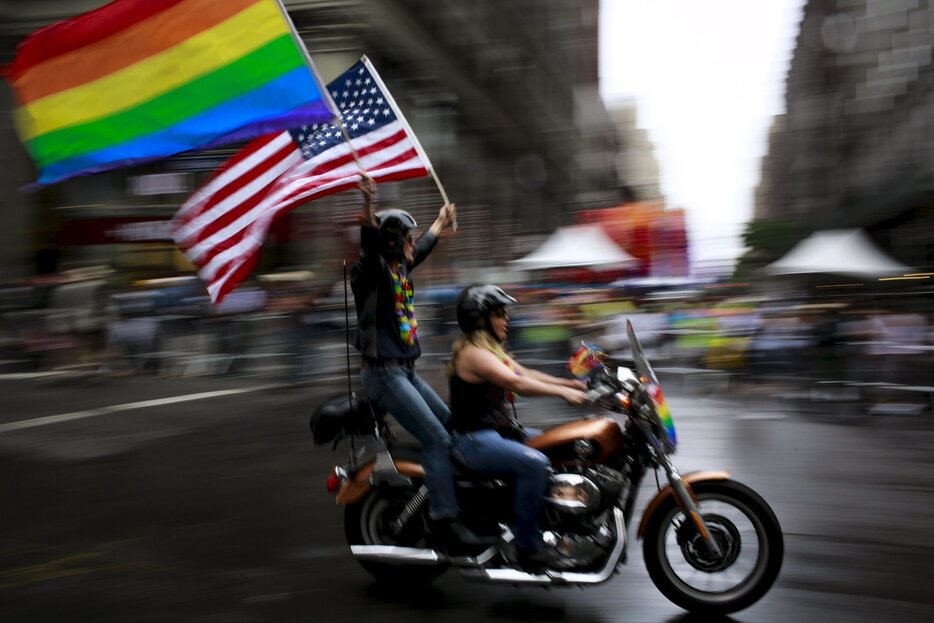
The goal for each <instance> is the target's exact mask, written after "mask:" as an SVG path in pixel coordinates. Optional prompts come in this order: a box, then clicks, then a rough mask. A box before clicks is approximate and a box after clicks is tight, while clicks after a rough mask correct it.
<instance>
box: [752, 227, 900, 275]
mask: <svg viewBox="0 0 934 623" xmlns="http://www.w3.org/2000/svg"><path fill="white" fill-rule="evenodd" d="M764 270H765V271H766V272H768V273H770V274H773V275H801V274H807V273H824V274H836V275H848V276H851V277H858V278H859V277H862V278H873V277H883V276H885V275H903V274H905V273H908V272H911V268H910V267H908V266H905V265H904V264H901V263H899V262H897V261H895V260H894V259H892V258H891V257H889V256H888V255H886V254H885V253H884V252H883V251H882V250H881V249H879V247H877V246H876V244H875V243H874V242H873V241H872V239H871V238H870V237H869V236H867V235H866V233H865V232H864V231H863V230H862V229H827V230H824V231H817V232H814V233H813V234H811V235H810V236H808V237H807V238H805V239H804V240H802V241H801V242H799V243H798V244H797V245H795V247H794V248H793V249H792V250H791V251H789V252H788V253H786V254H785V256H784V257H782V258H781V259H779V260H777V261H775V262H773V263H771V264H769V265H768V266H766V267H765V269H764Z"/></svg>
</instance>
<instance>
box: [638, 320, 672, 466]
mask: <svg viewBox="0 0 934 623" xmlns="http://www.w3.org/2000/svg"><path fill="white" fill-rule="evenodd" d="M626 333H627V334H628V336H629V348H630V350H632V360H633V363H634V364H635V366H636V372H638V373H639V376H640V377H644V378H645V379H646V385H648V394H649V397H650V398H651V399H652V403H653V405H654V407H655V413H656V415H657V416H658V421H659V423H660V424H661V426H662V430H663V431H664V434H665V436H666V437H667V439H663V440H662V441H664V442H665V443H666V445H667V446H668V448H669V450H671V451H674V449H675V447H676V446H677V445H678V434H677V432H676V431H675V422H674V420H673V419H672V418H671V410H670V409H669V408H668V402H667V401H666V400H665V394H664V393H663V392H662V384H661V383H660V382H659V381H658V377H657V376H656V375H655V370H653V369H652V365H651V364H650V363H649V358H648V357H646V356H645V351H644V350H642V344H640V343H639V338H638V337H636V332H635V331H634V330H633V328H632V322H630V321H629V320H628V319H627V320H626Z"/></svg>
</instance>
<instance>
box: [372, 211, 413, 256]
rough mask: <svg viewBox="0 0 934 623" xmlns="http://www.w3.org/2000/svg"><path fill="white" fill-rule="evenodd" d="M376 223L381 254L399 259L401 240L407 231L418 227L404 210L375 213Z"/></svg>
mask: <svg viewBox="0 0 934 623" xmlns="http://www.w3.org/2000/svg"><path fill="white" fill-rule="evenodd" d="M376 223H377V224H378V225H379V238H380V241H381V246H382V252H383V254H384V255H388V256H389V257H390V258H392V259H401V257H402V240H403V238H404V237H405V235H406V234H407V233H409V230H412V229H415V228H416V227H418V224H417V223H416V222H415V219H414V218H412V215H411V214H409V213H408V212H406V211H405V210H397V209H393V210H383V211H381V212H377V214H376Z"/></svg>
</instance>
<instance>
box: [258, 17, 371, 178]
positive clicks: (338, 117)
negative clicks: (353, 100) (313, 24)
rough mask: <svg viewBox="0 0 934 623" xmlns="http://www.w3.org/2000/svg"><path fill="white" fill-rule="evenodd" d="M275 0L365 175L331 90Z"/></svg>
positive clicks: (293, 26)
mask: <svg viewBox="0 0 934 623" xmlns="http://www.w3.org/2000/svg"><path fill="white" fill-rule="evenodd" d="M275 2H276V6H278V7H279V12H280V13H282V17H283V19H285V21H286V22H287V23H288V24H289V30H290V31H291V33H292V39H294V40H295V43H296V45H298V47H299V49H300V50H301V51H302V53H303V54H304V55H305V60H306V61H307V62H308V66H309V67H310V68H311V73H312V75H313V76H314V78H315V82H316V83H317V84H318V90H319V91H320V92H321V94H322V96H323V97H324V99H325V101H327V102H328V105H329V106H328V107H329V108H330V109H331V112H332V113H333V114H334V123H335V124H336V125H337V126H338V127H339V128H340V129H341V133H342V134H343V135H344V140H345V141H346V142H347V147H349V148H350V153H351V155H352V156H353V159H354V162H356V163H357V166H358V167H359V168H360V173H362V174H363V175H366V168H364V166H363V163H362V162H360V156H359V155H358V154H357V150H356V149H354V147H353V143H351V142H350V136H349V135H348V134H347V128H345V127H344V123H343V119H342V118H341V114H340V111H339V110H338V109H337V104H335V103H334V98H332V97H331V92H330V91H328V87H327V85H326V84H324V82H322V80H321V76H320V75H319V74H318V69H317V67H315V62H314V60H313V59H312V58H311V54H310V53H309V52H308V48H307V47H305V42H304V41H303V40H302V38H301V37H300V36H299V35H298V30H296V28H295V24H294V23H293V22H292V17H291V16H290V15H289V12H288V11H287V10H286V9H285V6H284V5H283V4H282V0H275Z"/></svg>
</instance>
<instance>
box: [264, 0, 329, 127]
mask: <svg viewBox="0 0 934 623" xmlns="http://www.w3.org/2000/svg"><path fill="white" fill-rule="evenodd" d="M273 1H274V2H275V4H276V6H277V7H279V12H280V13H281V14H282V19H284V20H285V23H286V24H288V26H289V32H290V33H291V34H292V40H293V41H294V42H295V45H297V46H298V49H299V50H301V51H302V54H303V55H304V56H305V62H306V63H307V64H308V68H309V69H311V75H312V76H313V77H314V79H315V84H317V85H318V92H319V93H321V97H322V99H324V101H325V102H327V105H328V109H330V111H331V114H333V115H334V119H335V121H337V120H340V111H339V110H338V109H337V104H335V103H334V98H332V97H331V92H330V91H328V85H326V84H324V81H322V80H321V74H319V73H318V68H317V67H316V66H315V61H314V60H313V59H312V58H311V54H310V53H309V52H308V48H307V47H305V42H304V41H303V40H302V38H301V37H300V36H299V34H298V30H296V28H295V23H294V22H293V21H292V17H291V16H290V15H289V12H288V11H287V10H286V9H285V5H283V4H282V0H273Z"/></svg>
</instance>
